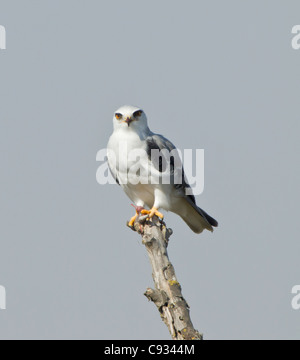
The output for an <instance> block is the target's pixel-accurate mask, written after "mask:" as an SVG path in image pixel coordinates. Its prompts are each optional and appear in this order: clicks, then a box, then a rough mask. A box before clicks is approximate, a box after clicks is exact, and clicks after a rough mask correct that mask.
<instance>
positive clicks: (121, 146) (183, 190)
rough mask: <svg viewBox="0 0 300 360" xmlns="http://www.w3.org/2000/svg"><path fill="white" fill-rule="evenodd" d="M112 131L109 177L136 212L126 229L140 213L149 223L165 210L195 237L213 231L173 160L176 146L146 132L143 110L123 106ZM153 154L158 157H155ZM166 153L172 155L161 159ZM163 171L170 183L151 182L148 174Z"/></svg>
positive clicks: (160, 174) (180, 167) (213, 223)
mask: <svg viewBox="0 0 300 360" xmlns="http://www.w3.org/2000/svg"><path fill="white" fill-rule="evenodd" d="M113 128H114V130H113V133H112V135H111V137H110V138H109V141H108V145H107V160H108V166H109V169H110V172H111V174H112V176H113V177H114V179H115V181H116V182H117V184H118V185H120V186H121V187H122V189H123V190H124V192H125V193H126V195H127V196H128V197H129V198H130V200H131V201H132V202H133V204H132V205H133V206H134V207H135V210H136V213H135V215H134V216H133V217H132V218H131V220H130V221H129V222H128V226H129V227H131V228H133V227H134V223H135V221H136V220H137V218H138V216H139V215H140V214H142V215H148V219H150V220H151V219H152V218H153V217H154V216H157V217H158V218H160V219H162V220H163V219H164V215H163V214H162V213H161V211H162V210H165V211H170V212H173V213H175V214H177V215H179V216H180V217H181V218H182V219H183V220H184V222H185V223H186V224H187V225H188V226H189V227H190V229H191V230H192V231H193V232H195V233H196V234H200V233H202V232H203V231H204V230H205V229H206V230H209V231H211V232H213V230H214V227H217V226H218V222H217V221H216V220H215V219H214V218H213V217H211V216H210V215H208V214H207V213H206V212H205V211H204V210H202V209H201V208H199V207H198V206H197V204H196V199H195V196H194V195H193V193H192V191H191V187H190V185H189V183H188V180H187V178H186V175H185V173H184V169H183V165H182V163H181V162H180V163H178V161H175V160H174V157H176V155H174V154H176V151H177V149H176V147H175V145H173V143H172V142H171V141H169V140H168V139H167V138H165V137H164V136H163V135H159V134H156V133H153V132H152V131H151V130H150V129H149V127H148V120H147V116H146V114H145V112H144V110H142V109H141V108H139V107H135V106H131V105H125V106H122V107H121V108H119V109H118V110H117V111H116V112H115V113H114V116H113ZM155 151H156V155H157V152H159V154H160V156H158V157H157V156H154V155H153V154H154V153H155ZM166 151H168V152H171V153H172V154H173V155H174V156H173V157H170V158H167V156H162V155H161V154H162V153H163V154H165V153H166ZM132 154H135V156H134V155H132ZM167 169H168V171H167ZM149 170H150V171H149ZM165 172H166V173H167V175H169V177H170V181H169V183H165V182H162V181H151V179H152V178H150V175H149V173H151V174H152V175H153V174H154V175H155V176H157V177H158V178H159V179H161V178H162V177H163V174H164V173H165ZM141 173H144V174H145V175H144V177H142V176H140V175H141ZM155 176H154V178H155ZM175 178H177V180H178V178H179V180H180V181H175ZM156 180H157V179H156ZM187 190H189V191H187Z"/></svg>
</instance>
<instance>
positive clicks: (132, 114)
mask: <svg viewBox="0 0 300 360" xmlns="http://www.w3.org/2000/svg"><path fill="white" fill-rule="evenodd" d="M113 122H114V129H115V130H118V129H124V130H128V131H132V130H133V131H136V132H138V133H141V134H142V133H147V132H149V128H148V122H147V116H146V114H145V113H144V111H143V110H142V109H140V108H138V107H135V106H130V105H125V106H122V107H120V109H118V110H117V111H116V112H115V114H114V119H113Z"/></svg>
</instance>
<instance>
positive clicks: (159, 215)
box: [141, 207, 164, 219]
mask: <svg viewBox="0 0 300 360" xmlns="http://www.w3.org/2000/svg"><path fill="white" fill-rule="evenodd" d="M141 213H142V214H143V215H149V218H150V219H152V218H153V216H154V215H156V216H157V217H159V218H161V219H163V218H164V215H163V214H162V213H160V212H159V211H158V210H157V209H156V208H155V207H153V208H152V209H151V210H146V209H144V210H142V211H141Z"/></svg>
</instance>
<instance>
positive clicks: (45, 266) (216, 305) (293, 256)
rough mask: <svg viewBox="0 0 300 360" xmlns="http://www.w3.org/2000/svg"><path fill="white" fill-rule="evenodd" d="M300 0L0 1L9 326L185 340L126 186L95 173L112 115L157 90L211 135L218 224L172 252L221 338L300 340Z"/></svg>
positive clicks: (177, 236) (29, 332)
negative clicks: (165, 310) (299, 30)
mask: <svg viewBox="0 0 300 360" xmlns="http://www.w3.org/2000/svg"><path fill="white" fill-rule="evenodd" d="M299 14H300V4H299V1H285V2H283V1H273V0H272V1H263V2H261V1H257V0H256V1H253V0H252V1H243V2H241V1H237V0H236V1H221V0H219V1H192V0H190V1H188V2H182V1H174V0H172V1H169V0H168V1H167V0H165V1H152V2H146V1H126V2H125V1H98V0H97V1H96V0H88V1H85V2H83V1H78V0H76V1H74V0H72V1H71V0H64V1H57V0H55V1H54V0H51V1H49V0H44V1H37V0H35V1H33V0H27V1H20V0H19V1H17V0H15V1H11V0H0V24H1V25H4V26H5V27H6V31H7V50H6V51H2V50H1V51H0V118H1V122H0V150H1V151H0V157H1V158H0V159H1V180H0V181H1V201H0V217H1V227H0V234H1V235H0V238H1V240H0V285H4V286H5V287H6V291H7V310H6V311H0V338H1V339H44V338H46V339H169V334H168V331H167V328H165V325H164V324H163V323H162V322H161V320H160V317H159V315H158V313H157V310H156V308H155V306H154V305H153V304H151V303H148V302H147V300H146V298H145V297H144V296H143V292H144V291H145V289H146V288H147V287H148V286H152V278H151V269H150V265H149V262H148V258H147V255H146V250H145V249H144V247H143V245H142V244H141V242H140V238H139V236H138V235H136V234H134V233H133V232H131V231H130V230H129V229H128V228H126V226H125V224H126V221H127V220H128V219H129V218H130V217H131V216H132V215H133V212H132V210H133V209H132V207H131V206H130V203H131V202H130V200H129V199H127V197H126V196H125V194H123V192H122V191H121V189H120V188H119V187H118V186H112V185H107V186H100V185H98V184H97V182H96V170H97V168H98V166H99V164H98V163H97V162H96V161H95V159H96V153H97V151H98V150H100V149H101V148H104V147H106V144H107V141H108V138H109V136H110V134H111V132H112V114H113V112H114V111H115V110H116V109H117V108H118V107H119V106H121V105H124V104H132V105H138V106H140V107H142V108H143V109H144V110H145V112H146V113H147V115H148V119H149V125H150V128H151V129H152V130H153V131H155V132H158V133H162V134H164V135H165V136H167V137H168V138H169V139H170V140H172V141H173V142H174V143H175V144H176V145H177V146H178V147H179V148H181V149H184V148H192V149H196V148H200V149H201V148H203V149H205V191H204V193H203V194H202V195H201V196H199V197H197V201H198V204H199V206H201V207H202V208H203V209H205V210H206V211H207V212H209V213H210V214H211V215H213V216H214V217H215V218H216V219H218V221H219V223H220V227H219V228H218V229H217V230H216V231H215V233H214V234H210V233H208V232H206V233H204V234H202V235H200V236H199V235H195V234H193V233H192V232H191V231H190V230H189V228H188V227H187V226H186V225H185V224H184V223H183V221H181V219H180V218H178V217H176V216H175V215H172V214H167V215H166V221H167V224H168V226H169V227H171V228H172V229H173V230H174V235H173V237H172V239H171V243H170V247H169V255H170V258H171V261H172V262H173V264H174V266H175V269H176V273H177V276H178V278H179V281H180V283H181V284H182V286H183V293H184V296H185V297H186V299H187V301H188V302H189V304H190V306H191V315H192V319H193V322H194V325H195V327H196V328H197V329H198V330H199V331H201V332H203V333H204V336H205V338H206V339H299V338H300V311H295V310H293V309H292V308H291V300H292V294H291V289H292V287H293V286H294V285H297V284H299V283H300V271H299V250H300V242H299V229H298V224H299V219H298V215H299V200H300V197H299V183H300V171H299V150H300V145H299V131H300V126H299V84H300V63H299V62H300V51H295V50H293V49H292V47H291V39H292V34H291V29H292V27H293V26H294V25H296V24H300V15H299Z"/></svg>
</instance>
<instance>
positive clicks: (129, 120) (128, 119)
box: [125, 117, 133, 127]
mask: <svg viewBox="0 0 300 360" xmlns="http://www.w3.org/2000/svg"><path fill="white" fill-rule="evenodd" d="M132 121H133V120H132V119H131V117H128V118H127V119H126V120H125V122H126V124H127V125H128V127H129V125H130V124H131V123H132Z"/></svg>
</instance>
